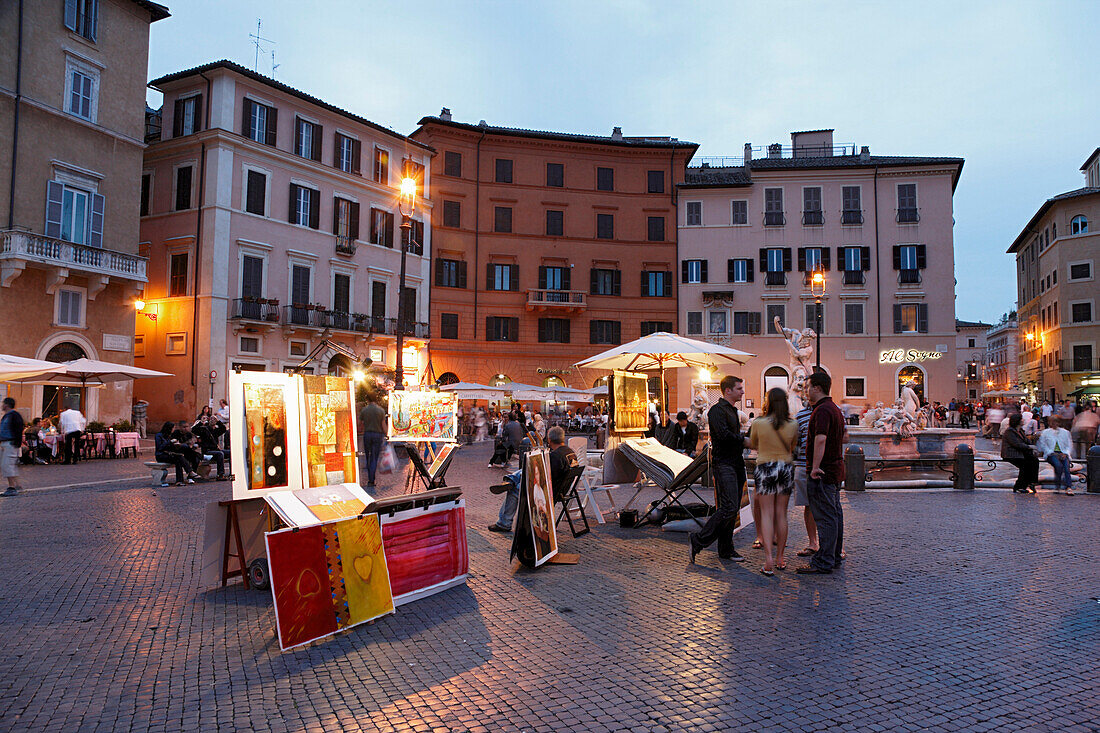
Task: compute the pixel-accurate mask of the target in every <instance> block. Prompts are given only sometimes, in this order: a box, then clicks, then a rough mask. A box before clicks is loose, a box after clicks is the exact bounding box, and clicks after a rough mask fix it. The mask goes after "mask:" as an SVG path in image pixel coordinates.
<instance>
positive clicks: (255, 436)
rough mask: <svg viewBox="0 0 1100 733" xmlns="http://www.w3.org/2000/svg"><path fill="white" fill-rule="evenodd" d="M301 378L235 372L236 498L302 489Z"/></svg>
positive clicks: (231, 399)
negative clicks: (299, 403)
mask: <svg viewBox="0 0 1100 733" xmlns="http://www.w3.org/2000/svg"><path fill="white" fill-rule="evenodd" d="M294 379H295V377H291V376H290V375H286V374H273V373H269V372H239V373H238V372H235V371H231V372H230V373H229V415H230V417H229V431H230V442H231V447H232V451H233V455H234V457H238V456H239V457H240V458H239V460H240V461H241V464H240V465H239V466H237V465H234V472H233V477H234V478H233V498H234V499H251V498H257V497H262V496H265V495H266V494H269V493H272V492H276V491H290V490H293V489H300V488H302V459H301V456H302V445H301V434H300V430H299V407H298V386H297V384H296V383H295V382H294Z"/></svg>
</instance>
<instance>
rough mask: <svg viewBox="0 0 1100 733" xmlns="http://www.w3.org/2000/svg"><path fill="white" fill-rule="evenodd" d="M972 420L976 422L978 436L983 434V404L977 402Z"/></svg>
mask: <svg viewBox="0 0 1100 733" xmlns="http://www.w3.org/2000/svg"><path fill="white" fill-rule="evenodd" d="M974 419H975V420H977V422H978V435H984V434H985V403H984V402H979V403H978V404H977V405H975V406H974Z"/></svg>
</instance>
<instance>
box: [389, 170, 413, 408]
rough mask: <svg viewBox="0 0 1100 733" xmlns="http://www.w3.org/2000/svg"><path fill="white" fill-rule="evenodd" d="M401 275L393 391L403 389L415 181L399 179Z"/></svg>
mask: <svg viewBox="0 0 1100 733" xmlns="http://www.w3.org/2000/svg"><path fill="white" fill-rule="evenodd" d="M399 202H400V203H399V206H400V209H401V232H402V234H403V236H402V238H401V239H402V241H401V275H400V280H399V281H398V285H397V364H396V368H395V369H394V385H393V387H394V389H405V367H404V351H405V328H406V325H405V324H406V321H407V320H408V313H406V312H405V311H406V308H405V260H406V259H407V258H408V255H409V247H411V246H412V243H413V225H412V218H413V214H414V213H416V179H414V178H402V179H401V197H400V199H399Z"/></svg>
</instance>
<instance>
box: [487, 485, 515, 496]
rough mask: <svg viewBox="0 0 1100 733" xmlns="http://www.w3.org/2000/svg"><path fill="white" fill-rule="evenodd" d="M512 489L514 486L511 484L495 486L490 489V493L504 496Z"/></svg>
mask: <svg viewBox="0 0 1100 733" xmlns="http://www.w3.org/2000/svg"><path fill="white" fill-rule="evenodd" d="M510 488H512V484H510V483H507V484H493V485H492V486H490V487H489V492H490V493H492V494H503V493H505V492H506V491H508V489H510Z"/></svg>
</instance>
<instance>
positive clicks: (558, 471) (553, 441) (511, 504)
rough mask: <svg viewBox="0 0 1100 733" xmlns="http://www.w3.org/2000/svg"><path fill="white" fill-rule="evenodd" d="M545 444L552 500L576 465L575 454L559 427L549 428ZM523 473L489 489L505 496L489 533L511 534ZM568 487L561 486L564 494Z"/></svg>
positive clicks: (518, 473)
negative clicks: (546, 446)
mask: <svg viewBox="0 0 1100 733" xmlns="http://www.w3.org/2000/svg"><path fill="white" fill-rule="evenodd" d="M546 442H547V444H548V445H549V448H550V485H551V486H553V487H554V500H555V501H557V500H558V499H559V498H560V497H559V488H558V487H559V486H561V485H562V484H564V481H565V474H566V472H567V471H568V470H569V468H570V467H571V466H575V465H576V464H577V454H576V453H574V452H573V450H572V449H571V448H570V447H569V446H567V445H566V444H565V430H564V429H563V428H562V427H561V426H560V425H555V426H554V427H552V428H550V430H549V431H548V432H547V434H546ZM522 478H523V471H522V470H521V471H515V472H513V473H510V474H508V475H507V476H505V477H504V479H505V482H504V483H503V484H497V485H496V486H491V487H489V490H490V491H491V492H493V493H494V494H505V497H504V504H503V505H502V506H501V507H500V514H499V515H498V516H497V521H496V522H494V523H493V524H490V525H489V531H490V532H511V531H512V522H513V521H514V520H515V517H516V510H517V509H518V508H519V496H520V482H521V481H522ZM568 488H569V487H568V486H563V487H562V488H561V491H562V492H564V491H565V490H566V489H568Z"/></svg>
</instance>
